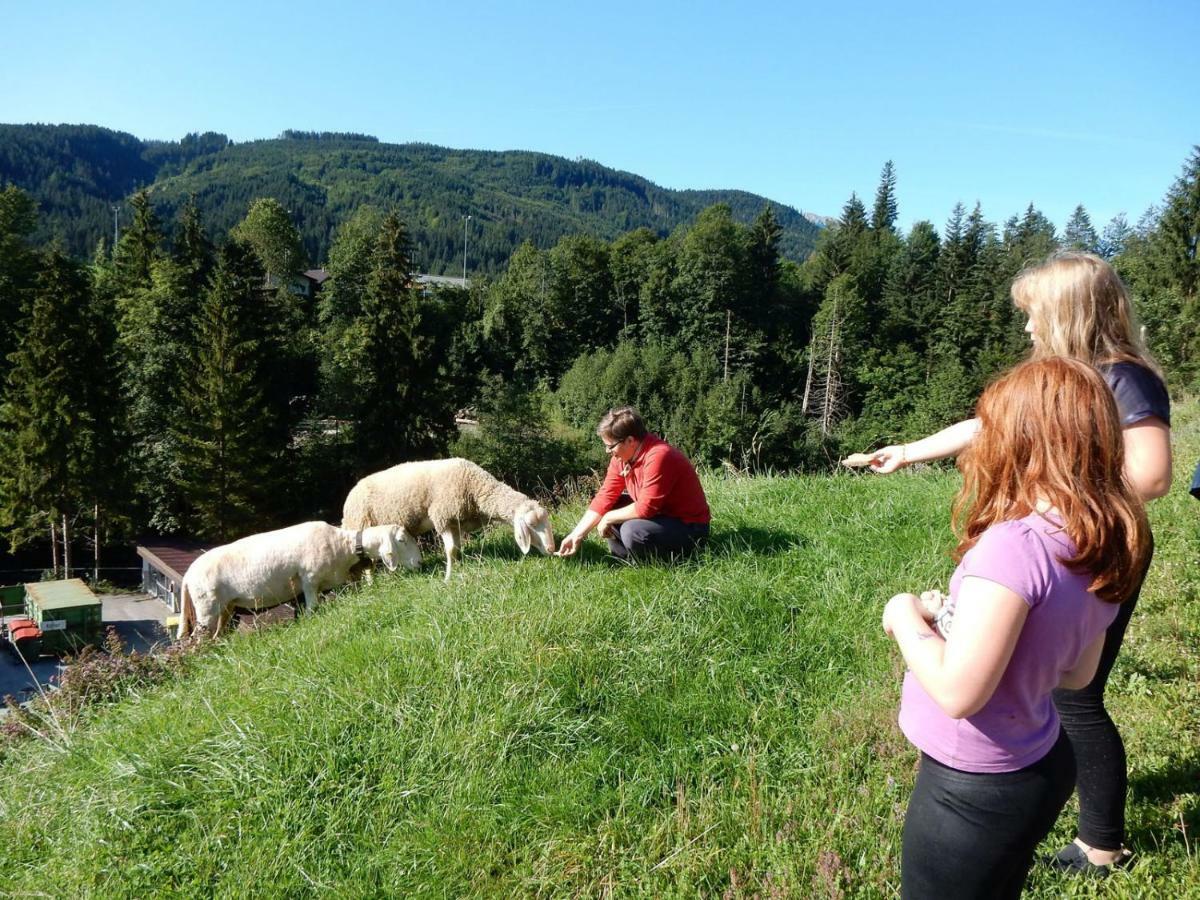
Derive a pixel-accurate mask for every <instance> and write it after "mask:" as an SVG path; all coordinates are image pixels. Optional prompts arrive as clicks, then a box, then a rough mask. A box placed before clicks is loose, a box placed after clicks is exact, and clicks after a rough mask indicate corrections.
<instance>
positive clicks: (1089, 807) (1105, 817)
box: [1054, 544, 1154, 850]
mask: <svg viewBox="0 0 1200 900" xmlns="http://www.w3.org/2000/svg"><path fill="white" fill-rule="evenodd" d="M1150 555H1151V556H1153V555H1154V547H1153V544H1151V547H1150ZM1149 569H1150V560H1149V558H1147V560H1146V570H1145V571H1143V572H1142V577H1141V578H1140V579H1138V582H1137V586H1136V587H1135V588H1134V591H1133V596H1132V597H1130V598H1129V599H1128V600H1126V601H1125V602H1124V603H1122V604H1121V608H1120V610H1119V611H1118V612H1117V617H1116V619H1114V620H1113V623H1112V624H1111V625H1109V626H1108V631H1107V632H1105V634H1104V650H1103V651H1102V652H1101V654H1100V664H1099V666H1097V668H1096V675H1095V677H1094V678H1093V679H1092V681H1091V684H1089V685H1088V686H1087V687H1085V688H1080V689H1079V690H1077V691H1068V690H1057V691H1055V692H1054V706H1055V707H1056V708H1057V709H1058V716H1059V718H1060V719H1062V727H1063V730H1064V731H1065V732H1066V733H1067V735H1068V736H1069V737H1070V738H1071V746H1073V747H1074V748H1075V765H1076V767H1077V768H1078V770H1079V775H1078V779H1079V785H1078V786H1079V838H1080V840H1082V841H1083V842H1084V843H1085V844H1087V845H1089V846H1091V847H1096V848H1099V849H1101V850H1119V849H1121V847H1123V846H1124V844H1125V793H1126V791H1127V790H1128V788H1129V776H1128V774H1127V773H1126V771H1125V744H1124V743H1123V742H1122V741H1121V733H1120V732H1119V731H1117V726H1116V725H1115V724H1114V723H1113V720H1112V717H1111V716H1109V714H1108V710H1106V709H1105V708H1104V688H1105V687H1106V686H1107V685H1108V675H1109V673H1110V672H1111V671H1112V667H1113V663H1114V662H1116V660H1117V653H1118V652H1119V651H1120V649H1121V644H1122V643H1123V642H1124V640H1125V629H1126V628H1127V627H1128V625H1129V618H1130V616H1132V615H1133V608H1134V607H1135V606H1136V605H1137V601H1138V595H1139V594H1140V593H1141V590H1142V582H1143V581H1145V580H1146V572H1147V571H1149Z"/></svg>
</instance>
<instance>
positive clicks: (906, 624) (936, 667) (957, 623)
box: [883, 576, 1029, 719]
mask: <svg viewBox="0 0 1200 900" xmlns="http://www.w3.org/2000/svg"><path fill="white" fill-rule="evenodd" d="M1028 615H1029V607H1028V606H1027V605H1026V603H1025V601H1024V600H1022V599H1021V598H1020V597H1019V596H1017V594H1015V593H1013V592H1012V591H1011V590H1009V589H1008V588H1006V587H1004V586H1003V585H1000V584H997V583H996V582H994V581H988V580H987V579H985V578H976V577H974V576H967V577H966V578H964V579H963V581H962V586H961V587H960V588H959V594H958V605H957V608H956V610H955V614H954V630H953V631H952V632H951V634H950V638H949V639H948V640H943V639H942V638H941V636H940V635H938V634H937V633H935V632H934V631H933V629H932V628H931V627H930V625H929V622H927V621H926V620H925V617H924V616H923V615H922V614H921V605H920V599H919V598H918V597H916V596H915V595H913V594H897V595H896V596H895V597H893V598H892V599H891V600H889V601H888V605H887V608H886V609H885V610H884V613H883V627H884V631H886V632H888V634H890V635H892V637H894V638H895V639H896V644H897V645H898V646H899V647H900V652H901V654H903V656H904V661H905V663H907V664H908V668H909V669H910V670H911V671H912V673H913V675H914V676H916V679H917V681H919V682H920V683H921V687H923V688H924V689H925V691H926V693H928V694H929V696H930V697H932V698H933V700H934V702H935V703H937V705H938V706H939V707H941V709H942V711H943V712H944V713H946V715H948V716H950V717H951V718H954V719H965V718H967V717H968V716H972V715H974V714H975V713H977V712H979V710H980V709H982V708H983V706H984V704H986V703H987V702H988V700H990V699H991V697H992V694H993V693H995V691H996V685H998V684H999V683H1000V678H1001V677H1002V676H1003V675H1004V670H1005V669H1007V668H1008V663H1009V660H1010V659H1012V653H1013V649H1014V648H1015V647H1016V646H1017V639H1018V638H1019V637H1020V636H1021V629H1022V628H1023V627H1024V625H1025V618H1026V617H1027V616H1028Z"/></svg>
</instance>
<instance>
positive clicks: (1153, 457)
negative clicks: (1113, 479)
mask: <svg viewBox="0 0 1200 900" xmlns="http://www.w3.org/2000/svg"><path fill="white" fill-rule="evenodd" d="M1121 434H1122V437H1123V438H1124V443H1125V479H1126V480H1127V481H1128V482H1129V485H1130V487H1132V488H1133V489H1134V490H1135V491H1137V493H1138V494H1139V495H1140V496H1141V498H1142V499H1143V500H1153V499H1154V498H1155V497H1161V496H1163V495H1164V494H1165V493H1166V492H1167V491H1168V490H1170V488H1171V429H1170V428H1169V427H1168V426H1167V423H1166V422H1164V421H1163V420H1162V419H1160V418H1158V416H1150V418H1148V419H1142V420H1141V421H1140V422H1137V423H1135V424H1133V425H1130V426H1129V427H1128V428H1126V429H1124V430H1123V431H1122V432H1121Z"/></svg>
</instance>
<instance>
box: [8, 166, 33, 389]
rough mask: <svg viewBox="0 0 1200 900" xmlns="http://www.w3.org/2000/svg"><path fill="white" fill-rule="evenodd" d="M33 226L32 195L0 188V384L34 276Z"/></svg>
mask: <svg viewBox="0 0 1200 900" xmlns="http://www.w3.org/2000/svg"><path fill="white" fill-rule="evenodd" d="M36 227H37V206H36V204H35V203H34V202H33V198H31V197H30V196H29V195H28V194H26V193H25V192H24V191H22V190H20V189H19V188H16V187H12V186H9V187H6V188H4V189H3V190H0V386H2V385H3V383H4V376H5V374H6V373H7V372H8V368H9V362H8V354H10V353H11V352H12V351H13V350H15V349H16V348H17V343H18V337H19V331H18V325H19V323H20V321H21V320H22V318H24V316H25V314H26V313H27V311H28V307H29V303H30V297H31V295H32V292H33V287H34V283H35V281H36V279H37V268H38V264H37V256H36V255H35V254H34V252H33V250H32V248H31V247H30V245H29V238H30V235H32V234H33V231H34V229H35V228H36Z"/></svg>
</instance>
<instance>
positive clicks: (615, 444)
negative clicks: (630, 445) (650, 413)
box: [604, 438, 625, 453]
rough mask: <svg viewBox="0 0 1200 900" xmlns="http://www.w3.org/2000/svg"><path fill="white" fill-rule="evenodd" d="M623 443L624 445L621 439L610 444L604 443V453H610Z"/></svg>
mask: <svg viewBox="0 0 1200 900" xmlns="http://www.w3.org/2000/svg"><path fill="white" fill-rule="evenodd" d="M623 443H625V438H621V439H620V440H619V441H613V442H612V443H611V444H610V443H609V442H608V441H604V451H605V452H606V453H612V452H613V451H614V450H616V449H617V448H618V447H620V446H621V445H622V444H623Z"/></svg>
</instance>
